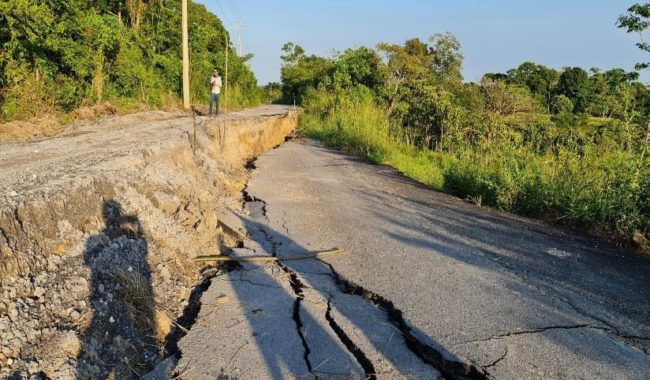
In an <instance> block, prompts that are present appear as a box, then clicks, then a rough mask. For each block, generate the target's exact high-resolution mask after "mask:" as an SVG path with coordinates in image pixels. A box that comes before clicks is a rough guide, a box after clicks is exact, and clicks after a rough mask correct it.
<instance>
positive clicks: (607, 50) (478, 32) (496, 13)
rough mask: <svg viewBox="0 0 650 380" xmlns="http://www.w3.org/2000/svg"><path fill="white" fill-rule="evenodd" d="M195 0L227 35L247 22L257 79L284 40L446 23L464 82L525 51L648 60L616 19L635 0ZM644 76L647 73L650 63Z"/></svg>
mask: <svg viewBox="0 0 650 380" xmlns="http://www.w3.org/2000/svg"><path fill="white" fill-rule="evenodd" d="M199 1H200V2H201V3H203V4H205V5H206V6H207V7H208V9H210V10H211V11H213V12H214V13H215V14H217V15H218V16H219V17H220V18H221V19H222V20H223V21H224V24H225V25H226V27H227V28H228V30H230V31H231V33H232V35H233V39H235V38H236V32H235V28H234V25H235V23H236V22H237V21H243V23H244V24H245V26H244V30H243V49H244V53H253V54H254V55H255V57H254V59H253V61H252V63H251V67H252V68H253V70H254V71H255V74H256V75H257V78H258V80H259V82H260V84H265V83H267V82H270V81H279V79H280V65H281V61H280V55H281V51H280V49H281V47H282V45H284V43H285V42H288V41H292V42H295V43H297V44H299V45H301V46H302V47H304V48H305V49H306V50H307V52H308V53H309V54H318V55H330V54H331V53H332V52H333V51H335V50H344V49H346V48H354V47H359V46H375V45H376V44H377V43H378V42H393V43H402V42H404V41H406V40H407V39H409V38H413V37H420V38H422V39H426V38H427V37H428V36H430V35H433V34H435V33H442V32H451V33H453V34H455V35H456V37H458V39H459V40H460V42H461V44H462V47H463V53H464V55H465V62H464V65H463V73H464V76H465V79H466V80H468V81H475V80H479V79H480V78H481V76H482V75H483V74H484V73H486V72H504V71H506V70H508V69H509V68H512V67H516V66H518V65H519V64H520V63H522V62H524V61H527V60H530V61H534V62H537V63H541V64H545V65H548V66H551V67H555V68H561V67H564V66H581V67H584V68H586V69H588V68H590V67H600V68H602V69H609V68H612V67H623V68H625V69H627V70H631V69H632V68H633V67H634V64H635V63H636V62H641V61H647V60H648V58H647V57H644V54H643V52H641V51H640V50H638V49H637V48H636V46H635V43H636V42H637V40H638V37H637V36H635V35H628V34H626V33H625V32H624V31H623V30H621V29H618V28H616V26H615V23H616V18H617V17H618V16H619V15H620V14H622V13H624V12H625V10H626V9H627V8H628V7H629V6H630V5H632V4H633V3H635V1H623V0H588V1H587V0H571V1H570V0H453V1H452V0H445V1H442V0H438V1H436V0H399V1H395V0H393V1H387V0H372V1H371V0H327V1H322V0H321V1H317V0H276V1H273V0H199ZM639 1H640V0H637V1H636V2H639ZM235 41H236V40H235ZM645 55H646V56H647V54H645ZM642 80H643V81H644V82H646V83H648V82H650V73H648V71H647V70H646V73H645V74H644V75H643V77H642Z"/></svg>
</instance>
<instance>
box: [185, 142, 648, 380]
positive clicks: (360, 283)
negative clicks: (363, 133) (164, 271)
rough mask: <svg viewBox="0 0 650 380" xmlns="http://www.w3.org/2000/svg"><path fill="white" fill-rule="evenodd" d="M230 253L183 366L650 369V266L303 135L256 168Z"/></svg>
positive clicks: (245, 370)
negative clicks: (263, 258)
mask: <svg viewBox="0 0 650 380" xmlns="http://www.w3.org/2000/svg"><path fill="white" fill-rule="evenodd" d="M250 168H251V169H253V171H252V179H251V180H250V181H249V183H248V186H247V188H246V189H245V192H244V205H243V207H242V210H239V211H240V212H239V216H238V217H239V219H240V222H241V224H242V225H243V226H244V228H245V230H246V231H247V233H248V239H247V240H245V241H244V242H243V244H239V246H238V247H235V248H233V249H232V253H231V255H233V256H236V257H244V256H251V255H254V256H259V255H268V256H277V257H278V258H280V259H282V258H292V257H293V258H295V257H301V256H305V255H307V254H309V253H313V252H316V251H322V250H328V249H332V248H341V249H344V250H345V251H346V254H343V255H337V256H332V257H327V258H323V259H309V260H298V261H282V260H280V261H277V262H270V263H259V264H258V263H243V264H242V265H241V266H240V267H237V268H235V267H231V268H230V269H228V270H226V269H219V270H218V273H217V275H216V276H215V277H214V278H213V279H212V280H211V285H210V286H209V288H208V289H207V290H206V292H205V293H204V295H203V297H202V307H201V310H200V312H199V314H198V318H197V321H196V323H195V324H194V325H193V326H192V328H191V329H190V330H189V331H188V332H187V334H186V336H185V337H184V338H183V339H181V340H180V342H179V343H178V344H179V350H180V353H181V355H182V356H181V359H180V361H179V363H178V365H177V367H176V374H177V375H179V376H180V377H181V378H183V379H199V378H206V377H220V378H315V377H324V378H358V379H361V378H391V379H392V378H423V379H424V378H426V379H431V378H477V379H478V378H506V379H510V378H512V379H514V378H566V377H569V378H630V379H644V378H648V377H650V358H649V352H650V327H649V326H650V289H648V287H647V278H649V275H650V262H648V261H647V260H645V259H643V258H640V257H637V256H635V255H634V254H633V253H631V252H627V251H625V250H621V249H618V248H615V247H613V246H610V245H607V244H605V243H602V242H600V241H598V240H594V239H591V238H587V237H584V236H581V235H576V234H572V233H569V232H566V231H562V230H560V229H557V228H555V227H552V226H548V225H546V224H544V223H541V222H537V221H532V220H529V219H526V218H521V217H517V216H513V215H510V214H506V213H501V212H496V211H491V210H486V209H482V208H478V207H476V206H473V205H470V204H468V203H466V202H463V201H461V200H458V199H456V198H453V197H450V196H447V195H445V194H441V193H438V192H435V191H431V190H429V189H427V188H425V187H423V186H421V185H418V184H416V183H414V182H412V181H410V180H408V179H406V178H404V177H403V176H402V175H400V174H399V173H396V172H395V171H394V170H392V169H389V168H386V167H382V166H376V165H370V164H367V163H364V162H363V161H361V160H358V159H355V158H352V157H349V156H346V155H343V154H341V153H339V152H336V151H333V150H330V149H327V148H325V147H323V146H321V145H320V144H318V143H315V142H312V141H303V140H294V141H291V142H288V143H286V144H284V145H282V146H280V147H279V148H277V149H275V150H273V151H271V152H269V153H267V154H266V155H264V156H262V157H261V158H259V159H258V160H257V161H256V162H255V165H250Z"/></svg>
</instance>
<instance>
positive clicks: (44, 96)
mask: <svg viewBox="0 0 650 380" xmlns="http://www.w3.org/2000/svg"><path fill="white" fill-rule="evenodd" d="M179 8H180V5H179V4H178V2H177V1H172V0H160V1H155V2H153V1H147V0H127V1H116V0H93V1H81V0H57V1H51V0H5V1H2V2H0V47H1V48H0V88H1V90H0V112H1V114H0V116H1V118H2V119H4V120H12V119H18V118H24V117H30V116H34V115H35V114H38V113H39V112H41V111H43V110H42V108H50V109H51V108H54V109H58V110H62V111H69V110H72V109H74V108H76V107H79V106H81V105H92V104H94V103H96V102H100V101H105V100H109V101H112V102H117V103H124V102H127V103H128V102H140V103H148V104H151V105H154V106H159V105H161V104H163V103H164V102H166V101H169V100H171V99H175V98H177V97H178V96H180V92H181V63H182V62H181V51H180V46H181V36H180V27H179V26H180V21H181V20H180V18H181V14H180V9H179ZM189 15H190V17H189V29H190V47H191V52H190V60H191V63H192V65H191V69H192V71H191V78H192V89H193V94H192V97H193V98H194V99H196V100H200V99H204V98H205V97H206V96H208V92H209V88H208V86H207V85H206V82H207V81H208V80H209V76H210V73H211V71H212V69H214V68H218V69H221V70H223V68H224V66H225V48H226V37H227V33H228V32H227V31H226V30H225V29H224V27H223V25H222V23H221V21H220V20H219V19H218V18H217V17H216V16H215V15H213V14H211V13H210V12H208V11H207V10H206V8H205V7H204V6H203V5H198V4H195V3H192V2H190V4H189ZM229 49H230V52H229V53H230V54H229V61H230V62H229V65H230V67H229V71H230V81H231V83H232V84H233V85H234V86H236V87H241V88H242V90H244V91H242V92H243V93H246V94H248V96H249V97H250V98H251V99H250V100H253V99H254V98H255V97H256V96H257V94H256V92H257V83H256V79H255V77H254V75H253V73H252V72H251V71H250V69H249V68H248V67H247V65H246V64H245V61H246V59H247V57H239V56H237V54H236V53H235V51H234V50H233V49H231V48H230V47H229Z"/></svg>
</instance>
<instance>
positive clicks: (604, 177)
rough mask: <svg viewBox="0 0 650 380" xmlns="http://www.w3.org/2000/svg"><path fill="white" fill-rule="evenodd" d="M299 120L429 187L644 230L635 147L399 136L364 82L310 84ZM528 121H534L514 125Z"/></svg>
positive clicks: (616, 229) (617, 235)
mask: <svg viewBox="0 0 650 380" xmlns="http://www.w3.org/2000/svg"><path fill="white" fill-rule="evenodd" d="M305 110H306V112H305V115H304V117H303V118H302V120H301V126H302V128H303V129H304V130H305V131H306V133H307V134H308V135H309V136H311V137H314V138H318V139H321V140H324V141H326V142H327V143H328V144H330V145H332V146H334V147H338V148H340V149H342V150H345V151H347V152H350V153H352V154H355V155H359V156H363V157H366V158H367V159H368V160H370V161H371V162H375V163H381V164H386V165H390V166H392V167H394V168H396V169H397V170H399V171H401V172H402V173H404V174H405V175H407V176H408V177H410V178H412V179H414V180H416V181H418V182H421V183H424V184H426V185H428V186H431V187H433V188H435V189H438V190H442V191H445V192H448V193H450V194H453V195H456V196H459V197H462V198H465V199H469V200H471V201H473V202H475V203H477V204H479V205H484V206H490V207H494V208H498V209H502V210H506V211H512V212H516V213H519V214H522V215H527V216H532V217H537V218H544V219H552V220H554V221H558V222H563V223H568V224H571V225H574V226H581V227H584V228H586V229H589V230H592V231H595V230H599V231H600V232H603V231H605V235H609V237H610V238H612V239H615V240H619V241H622V240H625V241H629V240H630V239H631V237H632V236H633V235H634V234H635V233H637V234H641V235H642V236H645V238H648V233H649V231H650V217H649V215H650V165H649V162H648V159H647V155H646V156H643V155H640V154H639V151H638V150H634V149H623V148H617V149H613V148H612V147H611V146H599V145H597V144H586V145H585V146H583V147H581V149H580V151H579V152H576V151H574V150H572V149H563V148H561V149H558V150H557V151H555V152H551V151H548V152H539V149H538V148H537V146H536V145H535V144H526V143H524V142H521V141H520V142H513V140H512V139H510V140H507V141H505V140H496V141H490V142H489V144H488V143H483V144H478V145H474V146H471V145H469V144H464V145H462V146H461V147H458V148H456V149H451V150H447V151H444V152H443V151H433V150H429V149H422V148H418V147H415V146H412V145H409V144H407V143H405V142H404V139H402V138H401V127H400V126H398V125H397V124H396V123H393V122H391V119H390V118H389V116H388V110H387V109H385V108H384V107H383V106H381V105H380V104H379V103H378V102H375V100H374V99H373V95H372V93H370V92H369V91H365V90H363V89H361V90H359V89H357V90H355V91H353V92H351V93H348V94H329V93H326V92H323V91H316V90H314V91H312V93H311V94H309V96H308V97H307V101H306V102H305ZM520 127H524V128H530V129H534V128H535V126H533V125H530V126H528V125H524V126H520Z"/></svg>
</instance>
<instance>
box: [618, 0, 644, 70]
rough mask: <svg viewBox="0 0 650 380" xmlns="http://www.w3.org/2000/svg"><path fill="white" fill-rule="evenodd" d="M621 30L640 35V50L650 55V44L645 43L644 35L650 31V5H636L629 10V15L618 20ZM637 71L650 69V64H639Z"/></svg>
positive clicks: (638, 44)
mask: <svg viewBox="0 0 650 380" xmlns="http://www.w3.org/2000/svg"><path fill="white" fill-rule="evenodd" d="M617 25H618V27H619V28H623V29H625V30H626V31H627V32H628V33H638V34H639V39H640V42H638V43H637V46H638V47H639V49H641V50H643V51H645V52H646V53H650V43H648V42H646V41H645V38H644V35H645V33H646V31H647V30H648V29H650V3H645V4H634V5H632V6H631V7H630V8H628V10H627V13H626V14H624V15H622V16H620V17H619V18H618V23H617ZM635 67H636V69H637V70H642V69H647V68H650V62H642V63H638V64H637V65H636V66H635Z"/></svg>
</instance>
